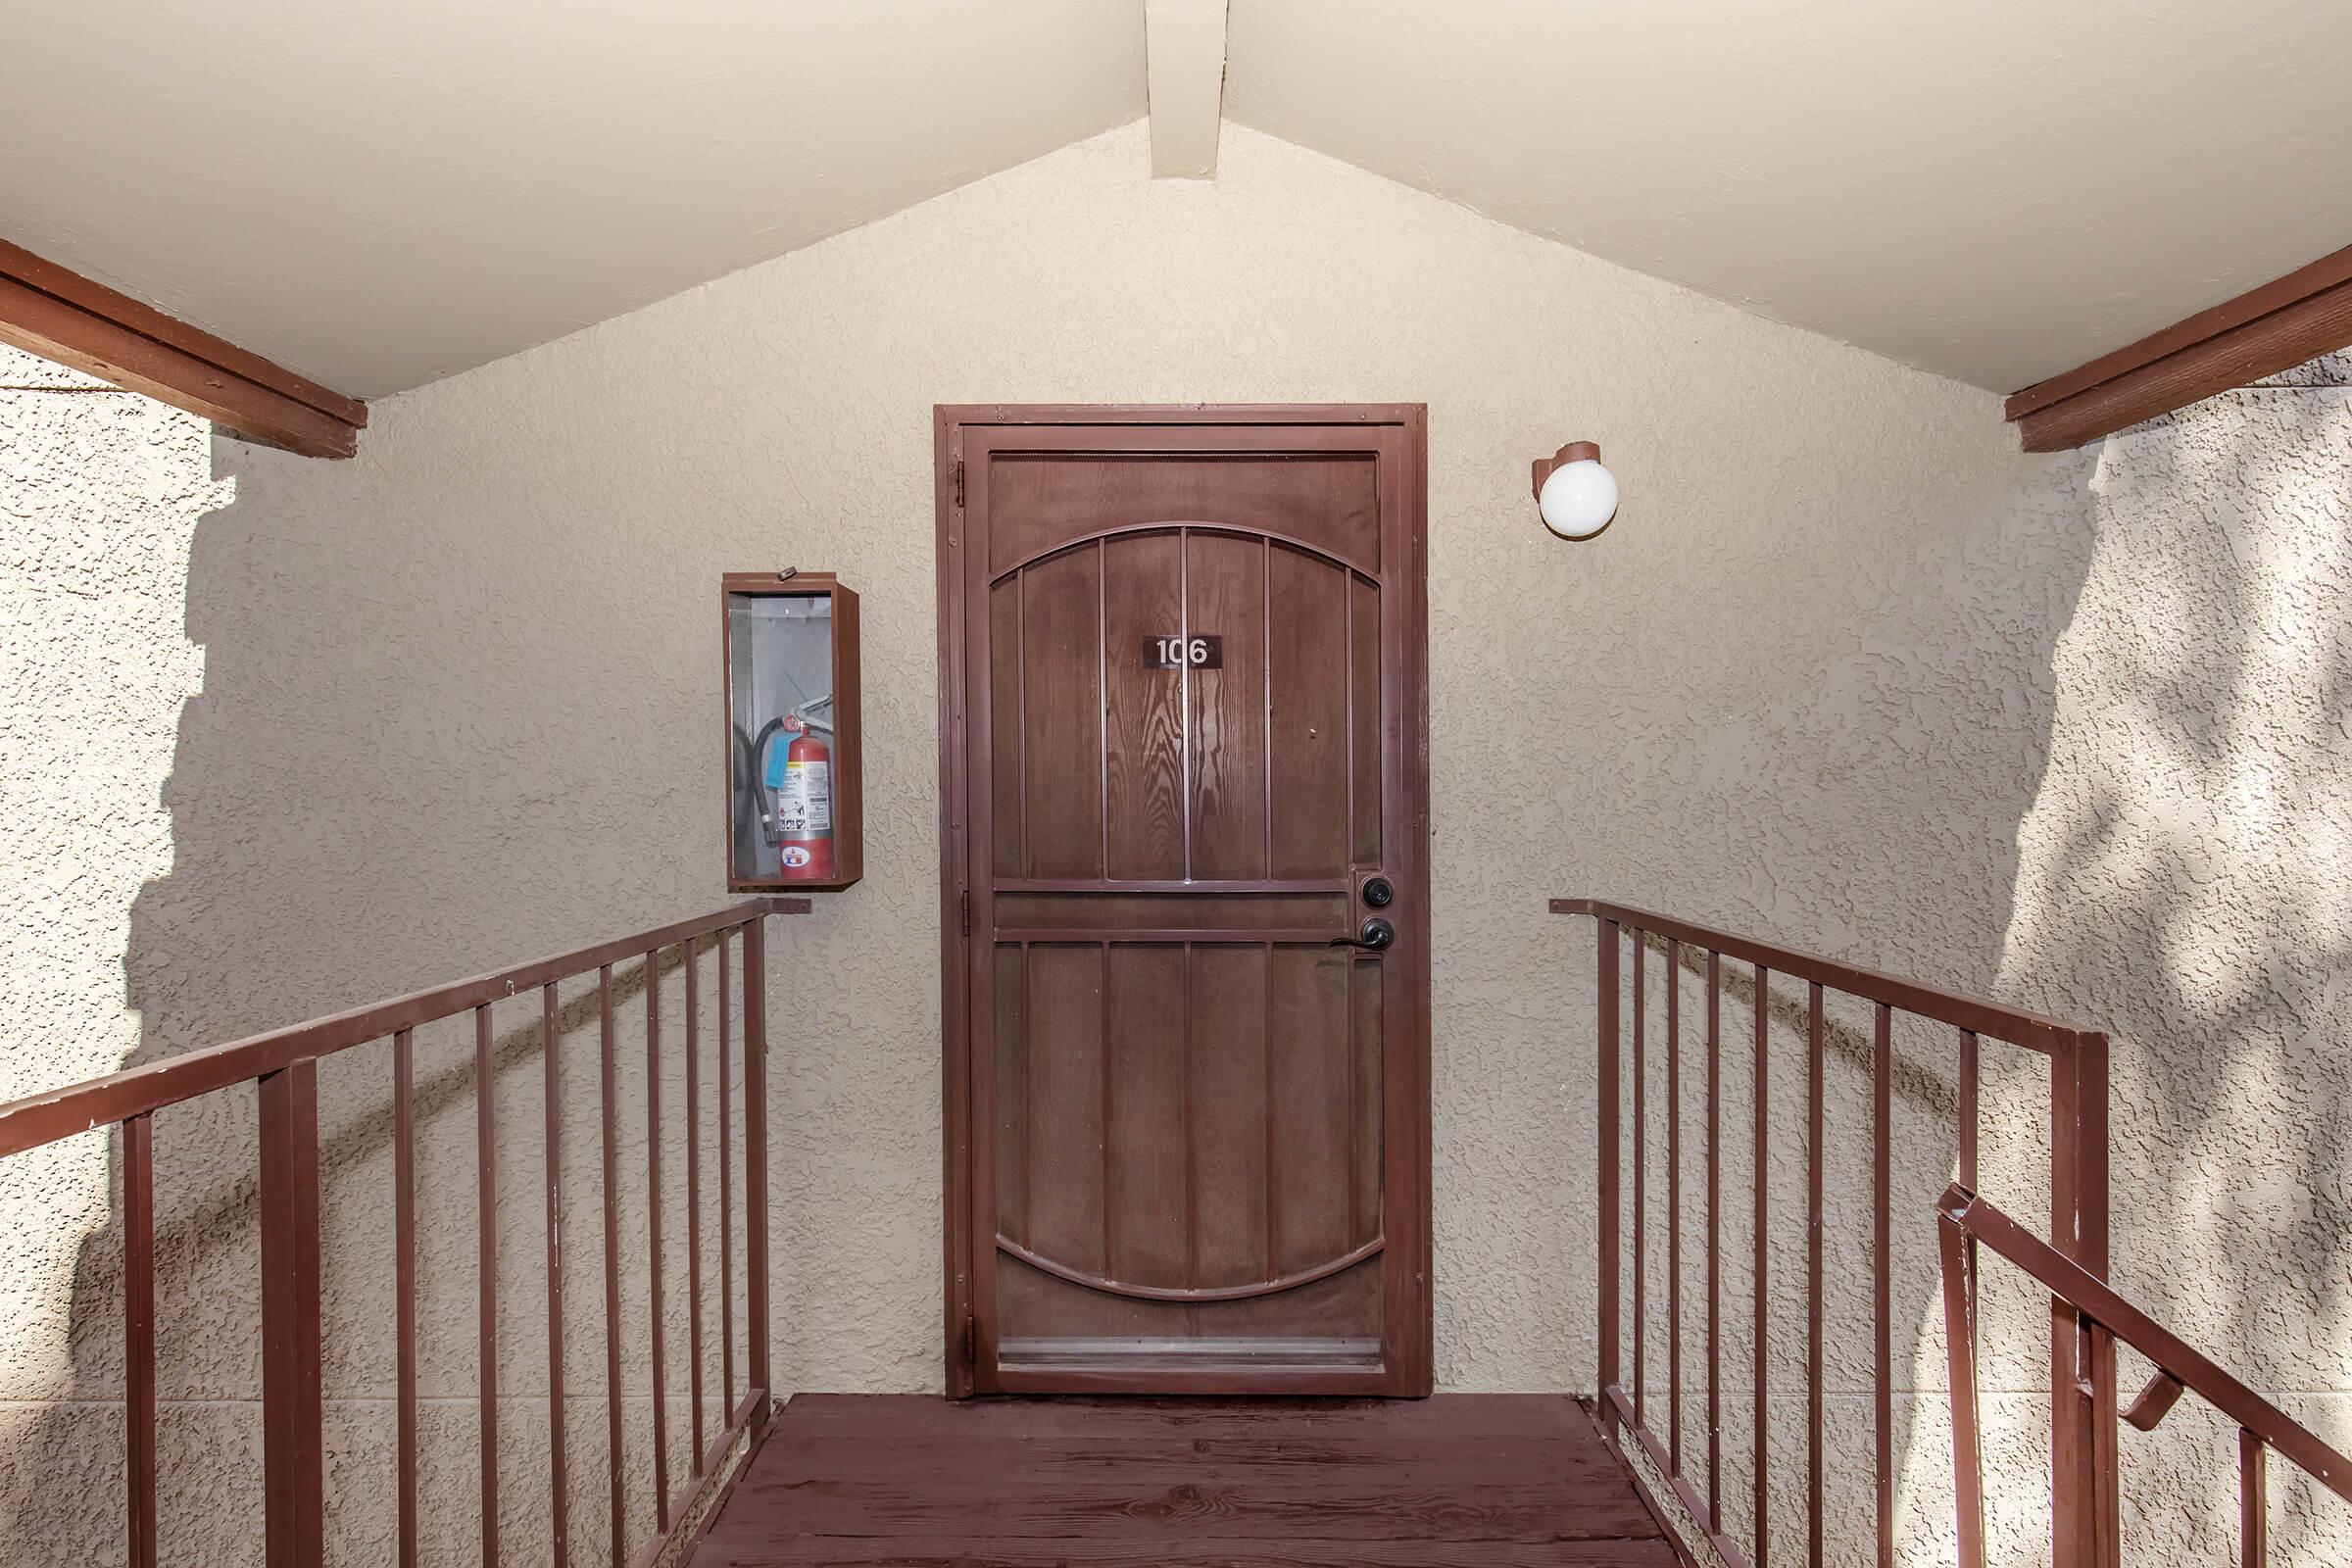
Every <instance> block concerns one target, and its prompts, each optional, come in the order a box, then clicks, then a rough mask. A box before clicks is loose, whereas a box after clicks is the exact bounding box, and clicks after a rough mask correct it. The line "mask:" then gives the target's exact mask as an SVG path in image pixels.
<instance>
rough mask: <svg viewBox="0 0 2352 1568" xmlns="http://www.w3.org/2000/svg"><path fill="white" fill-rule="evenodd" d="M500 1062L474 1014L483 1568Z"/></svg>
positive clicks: (491, 1443)
mask: <svg viewBox="0 0 2352 1568" xmlns="http://www.w3.org/2000/svg"><path fill="white" fill-rule="evenodd" d="M497 1099H498V1063H497V1061H496V1060H495V1059H494V1057H493V1055H492V1052H491V1039H490V1008H489V1006H488V1005H486V1004H485V1005H482V1006H478V1007H476V1008H474V1009H473V1102H474V1103H473V1117H474V1120H473V1163H474V1170H473V1185H474V1190H475V1192H476V1193H478V1194H479V1195H480V1196H479V1197H478V1198H477V1200H476V1204H477V1207H476V1211H475V1228H476V1229H477V1231H478V1232H479V1250H480V1256H479V1259H478V1261H477V1262H476V1264H475V1267H476V1271H477V1272H476V1275H475V1280H474V1288H475V1294H476V1295H477V1297H478V1298H479V1299H480V1306H481V1319H480V1323H479V1325H478V1331H479V1338H480V1345H481V1348H480V1352H479V1353H480V1358H481V1359H480V1369H479V1373H478V1376H479V1378H480V1381H481V1415H480V1417H479V1421H480V1425H481V1450H482V1568H498V1111H497Z"/></svg>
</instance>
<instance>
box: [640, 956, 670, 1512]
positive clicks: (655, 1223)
mask: <svg viewBox="0 0 2352 1568" xmlns="http://www.w3.org/2000/svg"><path fill="white" fill-rule="evenodd" d="M645 1235H646V1272H647V1282H646V1284H647V1296H648V1298H649V1299H650V1301H651V1303H652V1305H651V1313H652V1315H651V1318H650V1320H649V1327H650V1329H651V1332H652V1336H653V1349H654V1355H653V1361H654V1365H653V1377H654V1522H655V1523H656V1524H658V1525H659V1526H660V1527H661V1528H662V1530H664V1531H666V1530H668V1529H669V1413H668V1410H667V1409H666V1405H667V1403H668V1394H669V1388H668V1384H667V1381H666V1380H665V1379H664V1378H663V1376H662V1341H663V1339H664V1338H665V1337H666V1336H665V1334H664V1332H663V1330H664V1323H663V1320H662V955H661V953H660V952H659V951H656V952H652V953H648V954H647V955H646V956H645Z"/></svg>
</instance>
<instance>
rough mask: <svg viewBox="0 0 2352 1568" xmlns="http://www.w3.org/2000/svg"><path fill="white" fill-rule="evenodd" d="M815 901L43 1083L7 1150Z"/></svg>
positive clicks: (17, 1110)
mask: <svg viewBox="0 0 2352 1568" xmlns="http://www.w3.org/2000/svg"><path fill="white" fill-rule="evenodd" d="M808 912H809V901H808V900H807V899H790V898H775V897H767V898H758V899H748V900H746V901H745V902H743V903H741V904H737V905H732V906H730V907H726V908H723V909H716V910H713V911H711V913H709V914H704V915H697V916H695V917H694V918H692V919H689V920H679V921H676V922H674V923H672V924H669V925H665V926H658V927H656V928H655V929H653V930H651V931H640V932H638V933H636V934H635V935H633V936H625V937H618V938H615V939H614V940H613V941H611V942H599V943H596V944H593V945H592V946H589V947H585V948H575V949H573V950H572V951H571V952H569V953H559V954H556V955H554V956H549V957H545V958H534V959H532V960H530V961H529V962H527V963H518V964H514V965H512V966H510V967H508V968H504V969H499V970H495V971H493V972H492V973H489V974H479V975H474V976H472V977H471V978H469V979H465V980H456V981H452V982H450V983H449V984H448V985H441V986H430V987H427V988H426V989H424V990H422V991H412V992H410V993H409V994H408V995H406V996H402V997H394V998H392V999H391V1000H390V1001H388V1002H371V1003H368V1004H366V1005H362V1006H358V1007H351V1008H348V1009H346V1010H344V1011H342V1012H334V1013H328V1014H327V1015H326V1016H324V1017H322V1018H313V1019H311V1020H309V1021H308V1022H305V1023H298V1024H289V1025H287V1026H286V1027H285V1028H282V1029H270V1030H265V1031H264V1032H263V1033H261V1034H258V1035H248V1036H246V1037H245V1038H244V1039H242V1040H231V1041H228V1042H227V1043H225V1044H222V1045H218V1046H207V1047H204V1048H203V1049H201V1050H198V1051H190V1052H184V1053H182V1054H179V1055H176V1056H166V1057H164V1058H163V1059H161V1060H159V1061H150V1062H147V1063H145V1064H144V1065H141V1066H137V1067H126V1068H124V1069H123V1071H121V1072H113V1073H108V1074H106V1075H105V1076H104V1077H100V1078H91V1079H86V1080H84V1081H83V1082H81V1083H77V1084H68V1085H66V1086H64V1087H62V1088H58V1089H44V1090H39V1091H36V1092H35V1093H33V1094H29V1095H25V1096H24V1097H22V1098H20V1099H17V1100H12V1101H10V1102H8V1103H6V1104H0V1159H5V1158H7V1157H8V1156H9V1155H11V1154H21V1153H23V1152H25V1151H26V1150H28V1149H38V1148H39V1147H40V1146H41V1145H43V1144H53V1143H56V1142H57V1141H58V1140H59V1139H61V1138H71V1137H73V1136H74V1135H75V1134H76V1133H86V1132H88V1131H90V1130H91V1129H92V1128H95V1127H101V1126H104V1125H106V1124H107V1123H109V1122H119V1121H126V1120H128V1119H129V1118H131V1117H133V1116H144V1115H148V1114H150V1113H152V1112H154V1111H158V1110H162V1109H164V1108H165V1107H166V1106H168V1105H175V1104H178V1103H181V1102H183V1101H189V1100H194V1099H196V1098H197V1097H198V1096H199V1095H209V1094H211V1093H213V1092H214V1091H215V1090H220V1089H226V1088H229V1087H230V1086H231V1085H234V1084H241V1083H246V1082H250V1081H251V1080H253V1079H255V1078H260V1077H264V1076H266V1075H267V1074H270V1073H272V1072H275V1071H277V1070H278V1069H279V1068H281V1067H290V1066H292V1065H294V1064H295V1063H296V1062H300V1061H317V1060H319V1059H320V1058H322V1057H325V1056H331V1055H333V1054H336V1053H337V1052H341V1051H348V1050H350V1049H351V1048H352V1047H354V1046H364V1045H367V1044H368V1042H370V1041H374V1040H381V1039H383V1038H384V1037H385V1036H387V1035H391V1034H394V1033H396V1032H397V1031H399V1030H402V1029H413V1028H416V1027H417V1025H418V1024H425V1023H432V1022H435V1021H437V1020H439V1019H442V1018H452V1017H455V1016H457V1015H458V1014H459V1013H461V1012H465V1011H466V1010H467V1009H468V1008H472V1007H476V1006H480V1005H483V1004H485V1003H490V1002H504V1001H505V1000H507V999H508V998H509V997H516V996H520V995H522V993H524V992H526V991H532V990H536V989H537V988H539V987H540V986H543V985H546V984H547V983H548V982H550V981H553V980H568V979H570V978H571V977H572V976H573V975H578V974H585V973H587V972H588V971H589V970H591V969H597V968H601V967H603V966H604V965H606V964H608V963H620V962H624V961H626V960H627V959H630V958H635V957H640V956H643V955H645V954H646V953H647V952H649V951H651V950H653V949H656V948H670V947H675V946H677V945H678V944H679V943H681V942H691V941H693V940H694V939H695V938H697V937H705V936H709V935H710V934H711V932H713V931H717V930H720V929H722V928H726V927H732V926H738V925H741V924H743V923H744V921H746V920H748V919H751V918H753V917H754V916H756V915H762V914H806V913H808Z"/></svg>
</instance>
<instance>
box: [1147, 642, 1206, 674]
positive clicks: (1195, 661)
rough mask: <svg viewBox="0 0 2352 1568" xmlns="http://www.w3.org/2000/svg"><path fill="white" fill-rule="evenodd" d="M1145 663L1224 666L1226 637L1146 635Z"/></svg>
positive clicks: (1158, 666)
mask: <svg viewBox="0 0 2352 1568" xmlns="http://www.w3.org/2000/svg"><path fill="white" fill-rule="evenodd" d="M1144 667H1145V668H1146V669H1223V668H1224V667H1225V639H1224V638H1223V637H1216V636H1209V637H1147V638H1145V639H1144Z"/></svg>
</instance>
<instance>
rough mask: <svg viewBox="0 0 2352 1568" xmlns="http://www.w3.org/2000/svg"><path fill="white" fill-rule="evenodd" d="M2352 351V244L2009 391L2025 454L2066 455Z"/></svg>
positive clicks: (2009, 410)
mask: <svg viewBox="0 0 2352 1568" xmlns="http://www.w3.org/2000/svg"><path fill="white" fill-rule="evenodd" d="M2347 345H2352V246H2346V247H2345V248H2344V249H2342V250H2340V251H2336V252H2334V253H2332V254H2331V255H2327V256H2323V257H2321V258H2320V259H2319V260H2318V261H2316V262H2314V263H2312V264H2311V265H2310V266H2309V267H2304V268H2298V269H2297V270H2294V271H2292V272H2289V273H2287V274H2286V275H2285V276H2284V277H2280V278H2276V279H2274V280H2272V281H2271V282H2268V283H2265V284H2263V285H2262V286H2261V287H2260V288H2256V289H2249V290H2247V291H2246V292H2245V293H2243V294H2240V295H2238V296H2237V297H2236V298H2235V299H2232V300H2225V301H2224V302H2223V303H2221V304H2219V305H2216V306H2215V307H2213V308H2212V309H2211V310H2208V311H2199V312H2198V313H2197V314H2196V315H2194V316H2191V317H2189V318H2187V319H2185V320H2181V321H2177V322H2175V323H2174V324H2173V325H2171V326H2168V327H2166V328H2165V329H2164V330H2163V331H2161V332H2152V333H2150V334H2149V335H2148V336H2146V337H2143V338H2141V339H2140V340H2139V341H2138V342H2136V343H2133V344H2131V346H2129V347H2127V348H2121V349H2118V350H2116V351H2115V352H2114V353H2113V354H2107V355H2102V356H2101V357H2099V358H2098V359H2095V360H2092V361H2090V362H2089V363H2088V364H2086V365H2080V366H2077V367H2076V368H2073V369H2071V370H2068V371H2065V372H2064V373H2062V374H2059V375H2053V376H2051V377H2050V378H2049V379H2048V380H2046V381H2036V382H2034V384H2033V385H2032V386H2030V387H2027V388H2026V389H2025V390H2024V391H2022V392H2017V393H2012V394H2011V395H2010V398H2009V401H2008V404H2007V405H2006V409H2007V413H2008V416H2009V417H2010V418H2011V419H2012V420H2014V421H2015V422H2016V424H2017V427H2018V433H2019V435H2020V437H2021V438H2022V439H2023V441H2024V443H2025V448H2026V450H2027V451H2028V452H2064V451H2066V450H2068V449H2069V448H2072V447H2079V446H2081V445H2082V444H2083V443H2084V442H2086V441H2095V440H2097V439H2098V438H2099V437H2101V436H2103V435H2112V434H2114V433H2115V432H2116V431H2118V430H2121V429H2124V428H2125V427H2126V426H2129V425H2134V424H2137V423H2139V422H2140V421H2141V420H2142V419H2152V418H2154V417H2156V416H2158V415H2160V414H2170V413H2172V412H2173V411H2174V410H2175V409H2180V408H2186V407H2187V406H2188V405H2189V404H2191V403H2194V402H2196V401H2197V400H2198V399H2200V398H2209V397H2211V396H2213V395H2214V394H2215V393H2216V392H2226V391H2228V390H2229V388H2231V387H2235V386H2244V385H2245V384H2246V383H2247V382H2249V381H2258V380H2260V379H2262V377H2264V376H2266V375H2276V374H2277V373H2278V372H2279V371H2280V370H2286V369H2291V368H2294V367H2295V366H2298V365H2301V364H2302V363H2303V362H2304V361H2306V360H2309V359H2312V358H2315V357H2316V356H2318V355H2322V354H2332V353H2334V352H2335V351H2336V350H2337V349H2340V348H2343V347H2345V346H2347Z"/></svg>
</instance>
